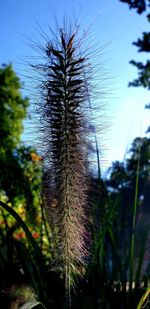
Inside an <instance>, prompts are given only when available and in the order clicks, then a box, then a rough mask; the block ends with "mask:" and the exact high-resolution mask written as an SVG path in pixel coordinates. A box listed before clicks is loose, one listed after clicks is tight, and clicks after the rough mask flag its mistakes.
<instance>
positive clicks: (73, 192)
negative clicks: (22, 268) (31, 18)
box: [35, 30, 90, 294]
mask: <svg viewBox="0 0 150 309" xmlns="http://www.w3.org/2000/svg"><path fill="white" fill-rule="evenodd" d="M80 43H81V42H80V41H79V40H76V32H73V33H71V31H68V32H67V33H66V32H64V31H63V30H60V31H59V35H58V37H57V38H56V37H54V40H53V41H52V42H51V41H50V42H48V44H47V46H46V49H45V53H46V57H47V62H46V64H44V65H40V66H37V69H39V68H40V70H42V74H43V78H44V80H43V82H42V102H41V104H42V105H41V108H40V110H41V119H42V125H43V136H44V140H43V143H44V162H45V172H44V177H43V188H44V190H43V191H44V200H45V206H46V209H47V213H48V219H49V223H50V226H51V231H52V234H53V235H52V236H53V246H54V264H53V269H54V270H55V269H60V270H61V272H62V274H63V277H64V279H65V286H66V291H67V294H70V287H71V285H72V283H73V278H74V276H75V275H76V274H78V275H80V269H81V268H82V265H83V264H84V262H85V258H86V256H87V251H88V250H87V248H86V247H87V246H86V245H85V243H87V241H86V238H87V231H86V228H85V226H86V208H87V142H86V134H87V133H88V125H87V119H86V110H87V107H86V104H87V105H88V97H89V79H90V74H89V75H88V78H86V77H85V76H86V74H87V71H88V70H89V72H90V69H89V65H88V64H87V59H86V58H85V57H83V56H81V51H80ZM35 68H36V67H35Z"/></svg>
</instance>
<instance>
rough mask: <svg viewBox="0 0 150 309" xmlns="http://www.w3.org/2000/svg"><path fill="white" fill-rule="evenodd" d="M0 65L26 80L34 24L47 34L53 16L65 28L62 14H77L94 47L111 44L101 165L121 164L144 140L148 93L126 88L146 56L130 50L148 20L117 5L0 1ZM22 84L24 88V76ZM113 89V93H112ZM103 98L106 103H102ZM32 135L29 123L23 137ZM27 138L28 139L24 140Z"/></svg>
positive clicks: (113, 0) (110, 1)
mask: <svg viewBox="0 0 150 309" xmlns="http://www.w3.org/2000/svg"><path fill="white" fill-rule="evenodd" d="M0 11H1V19H0V41H1V53H0V64H2V63H9V62H12V63H13V65H14V68H15V70H16V72H17V74H18V75H19V76H22V72H21V66H20V65H19V62H20V59H23V57H24V58H26V57H28V56H29V57H30V59H32V55H34V51H33V50H32V49H31V48H30V47H29V44H28V39H27V37H28V38H38V31H37V26H36V22H38V23H39V24H40V26H41V28H42V29H43V30H44V32H47V31H48V25H50V26H51V27H52V28H53V27H54V29H55V21H54V16H56V17H57V21H58V24H59V25H60V27H61V23H62V18H63V15H64V13H66V14H68V15H71V16H72V15H75V16H76V17H77V18H78V20H79V23H80V26H81V29H83V30H84V29H85V30H86V29H87V28H89V26H90V25H92V30H91V36H92V40H93V43H97V42H101V43H100V44H102V45H103V44H107V43H108V42H109V45H108V46H107V47H106V48H105V50H104V56H103V57H104V70H106V71H107V70H108V71H109V72H110V74H109V75H110V85H109V81H108V82H107V88H108V92H109V90H112V91H113V95H111V96H110V97H109V95H108V97H107V99H106V105H107V106H106V107H107V112H106V117H108V118H109V117H111V120H108V124H110V126H109V128H108V130H107V134H106V135H105V137H104V144H105V148H106V151H105V152H104V153H103V160H102V164H105V168H106V167H108V166H110V164H111V161H115V160H123V158H124V155H125V153H126V150H127V149H128V148H129V146H130V143H131V142H132V140H133V139H134V138H135V137H136V136H143V135H144V132H145V131H146V128H147V127H148V125H149V113H150V112H149V111H148V110H144V106H145V104H146V103H148V102H149V93H148V91H146V90H144V89H143V88H128V87H127V85H128V82H129V81H132V80H133V79H134V78H136V76H137V71H136V68H134V67H133V66H132V65H130V64H129V61H130V60H131V59H134V60H137V61H138V60H140V61H141V60H144V59H146V57H147V55H144V54H140V53H138V52H137V49H136V47H135V46H133V45H132V42H133V41H136V40H137V38H138V37H141V34H142V31H146V30H149V29H148V23H147V21H146V17H145V15H138V14H137V13H136V12H135V11H134V10H133V11H131V10H129V8H128V6H127V5H126V4H123V3H121V2H119V0H105V1H103V0H94V1H91V0H76V1H72V0H65V1H62V0H57V1H54V0H51V1H50V0H22V1H20V0H13V1H11V0H1V1H0ZM21 80H22V81H23V82H25V83H26V79H25V77H23V76H22V77H21ZM109 87H110V89H109ZM104 99H105V98H104ZM26 132H29V129H28V122H25V133H26ZM26 136H29V135H28V134H24V139H25V138H26Z"/></svg>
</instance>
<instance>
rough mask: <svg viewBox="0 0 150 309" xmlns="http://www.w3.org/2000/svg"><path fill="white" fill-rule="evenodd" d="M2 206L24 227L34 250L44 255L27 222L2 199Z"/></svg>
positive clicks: (0, 203)
mask: <svg viewBox="0 0 150 309" xmlns="http://www.w3.org/2000/svg"><path fill="white" fill-rule="evenodd" d="M0 206H2V207H3V208H4V209H5V210H6V211H8V212H9V214H10V215H11V216H13V217H14V219H15V220H16V221H17V222H18V224H19V226H20V227H22V229H23V230H24V232H25V234H26V237H27V239H28V241H29V242H30V244H31V245H32V247H33V249H34V252H35V253H36V254H38V255H39V256H41V257H42V255H41V252H40V249H39V247H38V245H37V243H36V241H35V240H34V238H33V236H32V234H31V232H30V231H29V229H28V227H27V225H26V224H25V222H24V221H23V220H22V219H21V217H20V216H19V215H18V214H17V212H16V211H15V210H14V209H13V208H12V207H10V206H8V205H7V204H5V203H3V202H1V201H0Z"/></svg>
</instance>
